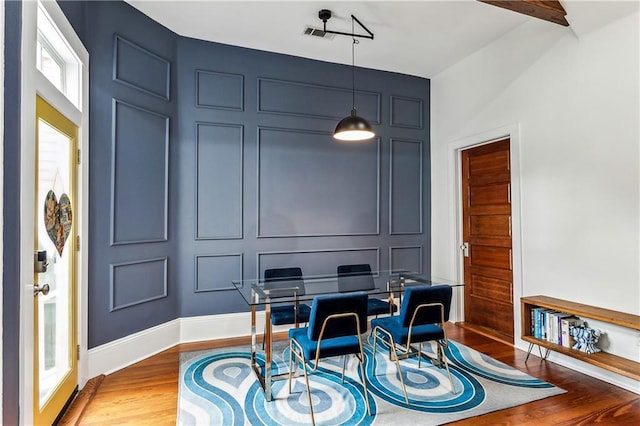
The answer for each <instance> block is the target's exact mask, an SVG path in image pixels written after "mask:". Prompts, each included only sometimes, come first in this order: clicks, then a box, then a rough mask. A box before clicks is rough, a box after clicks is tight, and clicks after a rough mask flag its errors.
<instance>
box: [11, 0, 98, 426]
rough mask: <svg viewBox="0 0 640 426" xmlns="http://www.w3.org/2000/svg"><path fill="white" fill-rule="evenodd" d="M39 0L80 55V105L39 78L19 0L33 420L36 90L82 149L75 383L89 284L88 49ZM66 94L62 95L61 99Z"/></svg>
mask: <svg viewBox="0 0 640 426" xmlns="http://www.w3.org/2000/svg"><path fill="white" fill-rule="evenodd" d="M42 5H43V6H44V8H45V9H46V11H47V13H48V14H49V16H50V17H51V18H52V20H53V22H54V23H55V25H56V26H57V28H58V30H60V32H61V33H62V36H63V37H64V38H65V40H66V42H67V43H69V47H70V48H71V49H72V50H73V52H74V53H75V54H76V55H77V57H78V59H79V60H80V63H81V66H82V70H81V79H82V93H81V95H82V99H81V100H80V107H81V108H82V111H79V110H78V109H77V108H76V107H75V106H74V105H73V104H72V103H71V102H70V101H69V100H68V99H66V98H64V97H63V96H62V95H60V94H57V93H55V91H53V90H51V86H52V85H51V84H50V83H49V82H48V81H46V78H45V79H44V80H45V81H43V76H42V75H41V74H40V73H39V72H38V71H37V69H36V52H35V50H36V40H37V8H38V2H36V1H25V2H23V3H22V36H21V45H22V52H21V60H22V70H21V106H20V115H21V124H20V126H21V132H22V136H21V144H20V146H21V150H20V167H21V172H20V215H21V217H22V220H23V224H22V226H21V227H20V347H19V359H20V360H22V362H21V365H20V373H19V374H20V390H19V401H20V423H21V424H31V423H33V366H32V362H31V360H32V359H33V281H32V280H33V241H34V230H33V229H34V226H33V216H34V215H33V212H34V200H33V190H34V187H35V181H34V176H35V170H34V167H35V165H34V161H33V159H34V155H35V154H34V149H35V147H34V140H35V125H34V123H35V103H36V93H38V94H40V95H41V96H42V97H43V98H44V99H46V100H47V101H48V102H49V103H50V104H51V105H52V106H54V107H55V108H56V109H57V110H59V111H60V112H62V113H63V115H65V116H66V117H68V118H69V119H70V120H71V121H73V122H74V124H76V125H78V147H79V148H80V149H81V167H80V169H79V170H78V175H77V176H78V178H77V191H76V194H77V197H78V200H77V203H78V205H79V206H80V207H79V210H78V214H77V215H76V218H77V219H78V224H77V230H78V235H81V236H82V240H81V247H80V248H81V250H80V251H79V252H78V253H77V256H78V259H77V265H78V271H77V277H78V282H77V299H76V300H77V303H78V316H77V327H78V344H79V345H80V361H79V363H78V386H79V387H80V388H82V387H83V386H84V384H85V383H86V381H87V380H88V378H89V376H88V363H87V356H86V353H87V336H88V333H87V324H88V320H87V318H88V312H87V300H88V298H87V288H88V284H87V283H88V264H89V257H88V247H87V246H88V241H89V240H88V237H89V224H88V220H89V186H88V184H89V127H88V124H89V108H88V105H89V53H88V52H87V50H86V49H85V48H84V46H83V44H82V42H81V41H80V39H79V37H78V36H77V35H76V33H75V32H74V30H73V27H72V26H71V24H70V23H69V22H68V21H67V19H66V17H65V15H64V13H63V12H62V10H61V9H60V6H58V4H57V3H56V2H55V1H43V2H42ZM63 98H64V99H63Z"/></svg>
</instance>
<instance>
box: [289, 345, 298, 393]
mask: <svg viewBox="0 0 640 426" xmlns="http://www.w3.org/2000/svg"><path fill="white" fill-rule="evenodd" d="M292 359H293V346H292V345H291V342H289V394H291V380H292V377H293V368H292ZM297 365H298V360H297V359H296V366H297Z"/></svg>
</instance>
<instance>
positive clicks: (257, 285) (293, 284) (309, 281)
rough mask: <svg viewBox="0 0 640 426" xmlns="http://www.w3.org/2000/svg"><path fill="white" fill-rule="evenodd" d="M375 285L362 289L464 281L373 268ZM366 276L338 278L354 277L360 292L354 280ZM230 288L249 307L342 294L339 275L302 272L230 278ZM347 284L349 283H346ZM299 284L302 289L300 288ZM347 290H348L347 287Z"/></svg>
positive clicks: (383, 291) (378, 291)
mask: <svg viewBox="0 0 640 426" xmlns="http://www.w3.org/2000/svg"><path fill="white" fill-rule="evenodd" d="M371 275H372V277H373V282H374V286H375V287H374V288H372V289H364V291H366V292H367V293H369V295H372V296H375V295H381V296H389V295H390V293H395V294H396V295H397V294H398V293H400V294H401V293H402V290H403V287H404V286H405V285H419V284H423V285H424V284H428V285H448V286H451V287H460V286H462V285H463V284H462V283H458V282H455V281H452V280H447V279H444V278H438V277H433V276H430V275H424V274H420V273H417V272H411V271H397V270H394V271H373V272H371ZM363 276H365V275H364V274H362V273H353V274H350V275H346V276H342V277H341V278H340V279H341V280H347V281H348V280H350V279H351V280H353V287H354V288H353V290H352V291H362V290H363V289H362V288H357V287H358V283H357V281H358V280H359V279H361V278H362V277H363ZM232 284H233V287H234V288H235V289H236V290H237V291H238V292H239V293H240V294H241V295H242V298H243V299H244V300H245V302H247V304H248V305H251V306H263V305H267V304H271V303H285V302H288V303H294V302H296V301H298V302H310V301H311V300H313V298H314V297H316V296H320V295H323V294H336V293H340V292H342V293H344V292H345V290H341V289H338V275H337V274H333V275H305V276H304V277H303V280H299V279H290V280H289V279H277V280H273V281H265V280H264V279H249V280H235V281H232ZM347 285H348V284H347ZM301 286H302V287H303V288H301ZM347 291H348V290H347Z"/></svg>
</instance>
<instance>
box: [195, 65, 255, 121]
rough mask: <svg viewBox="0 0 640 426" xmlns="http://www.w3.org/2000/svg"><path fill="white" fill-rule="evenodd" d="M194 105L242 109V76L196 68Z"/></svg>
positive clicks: (234, 109)
mask: <svg viewBox="0 0 640 426" xmlns="http://www.w3.org/2000/svg"><path fill="white" fill-rule="evenodd" d="M195 83H196V107H200V108H214V109H225V110H231V111H244V76H243V75H241V74H230V73H224V72H218V71H207V70H196V77H195Z"/></svg>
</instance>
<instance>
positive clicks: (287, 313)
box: [264, 268, 311, 325]
mask: <svg viewBox="0 0 640 426" xmlns="http://www.w3.org/2000/svg"><path fill="white" fill-rule="evenodd" d="M264 289H265V290H271V291H273V290H276V291H279V295H280V296H284V295H291V296H298V297H299V296H303V295H304V280H303V278H302V269H301V268H277V269H266V270H265V271H264ZM310 313H311V308H310V307H309V305H306V304H304V303H300V304H298V303H297V302H296V303H294V304H293V305H289V304H286V305H276V306H272V307H271V323H272V324H273V325H283V324H296V323H307V322H309V314H310Z"/></svg>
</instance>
